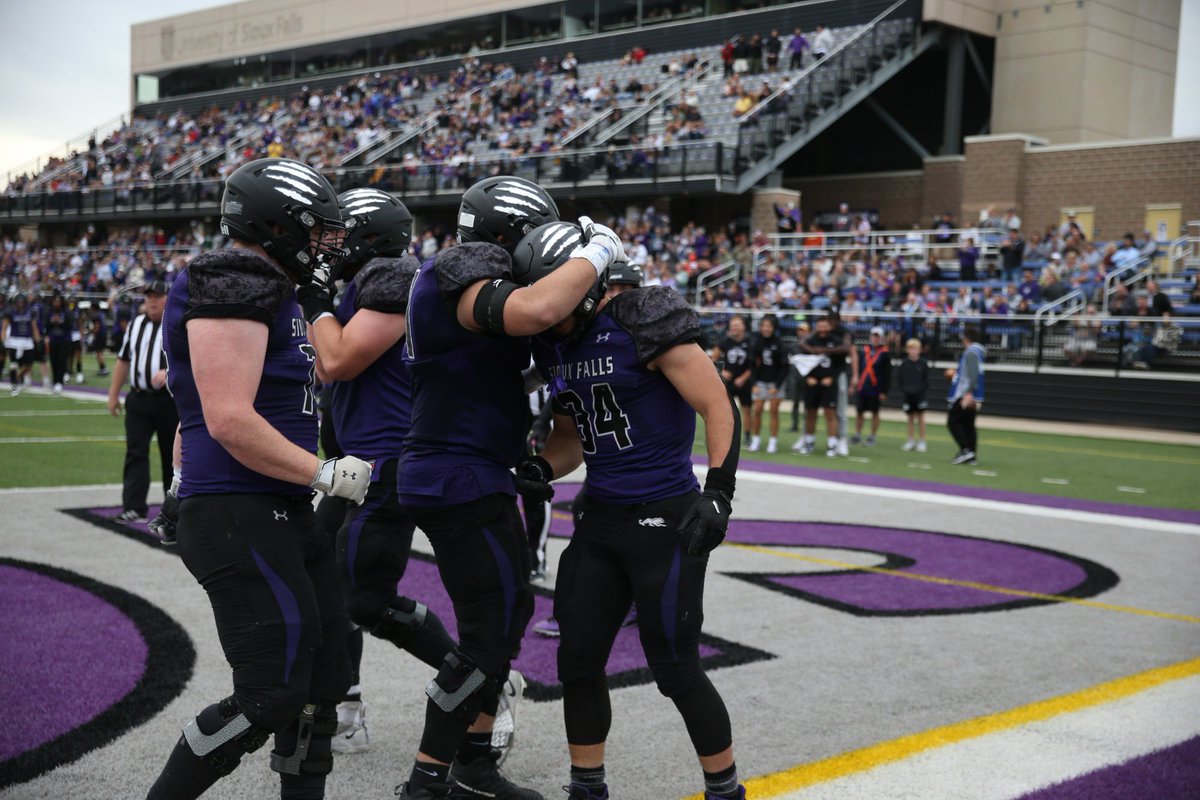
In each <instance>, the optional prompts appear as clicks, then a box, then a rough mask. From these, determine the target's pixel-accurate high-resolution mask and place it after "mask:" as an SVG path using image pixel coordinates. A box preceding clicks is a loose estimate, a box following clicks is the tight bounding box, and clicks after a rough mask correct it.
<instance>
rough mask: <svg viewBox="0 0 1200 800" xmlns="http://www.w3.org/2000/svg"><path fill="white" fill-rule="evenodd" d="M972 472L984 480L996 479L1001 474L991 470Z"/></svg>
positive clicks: (974, 470)
mask: <svg viewBox="0 0 1200 800" xmlns="http://www.w3.org/2000/svg"><path fill="white" fill-rule="evenodd" d="M971 472H973V473H974V474H976V475H979V476H980V477H983V478H995V477H996V476H997V475H999V474H1000V473H999V472H993V471H992V470H990V469H973V470H971Z"/></svg>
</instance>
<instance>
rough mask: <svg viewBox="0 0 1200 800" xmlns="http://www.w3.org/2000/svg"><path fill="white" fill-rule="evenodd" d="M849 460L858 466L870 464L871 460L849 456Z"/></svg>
mask: <svg viewBox="0 0 1200 800" xmlns="http://www.w3.org/2000/svg"><path fill="white" fill-rule="evenodd" d="M850 460H851V461H855V462H857V463H859V464H870V463H871V459H869V458H863V457H862V456H850Z"/></svg>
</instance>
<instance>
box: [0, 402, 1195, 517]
mask: <svg viewBox="0 0 1200 800" xmlns="http://www.w3.org/2000/svg"><path fill="white" fill-rule="evenodd" d="M702 437H703V433H702V432H701V434H700V436H699V437H698V439H697V449H698V450H699V451H701V452H702V451H703V446H702V445H703V438H702ZM795 437H796V434H793V433H791V432H788V431H785V432H784V433H783V434H782V435H781V436H780V451H781V452H780V453H778V454H776V455H767V454H766V453H763V452H759V453H748V452H744V451H743V453H742V459H743V461H747V462H748V461H750V460H758V461H772V462H777V463H786V464H798V465H803V466H811V467H816V468H821V469H837V470H848V471H853V472H865V473H874V474H882V475H894V476H900V477H905V478H913V479H917V480H928V481H936V482H942V483H954V484H962V485H968V486H984V487H992V488H996V489H1010V490H1016V491H1023V492H1033V493H1038V494H1046V495H1057V496H1062V497H1080V498H1085V499H1091V500H1107V501H1110V502H1118V503H1120V502H1124V503H1132V504H1136V505H1151V506H1163V507H1170V508H1188V509H1200V492H1197V491H1196V480H1195V478H1196V475H1198V474H1200V472H1197V467H1200V448H1197V447H1193V446H1190V445H1170V444H1153V443H1146V442H1133V441H1125V440H1111V439H1095V438H1088V437H1081V436H1052V435H1047V434H1041V433H1018V432H1012V431H988V430H981V431H980V461H979V464H978V465H976V466H973V467H971V466H952V465H951V464H950V463H949V462H950V458H951V456H952V455H953V454H954V449H955V448H954V444H953V442H951V440H950V436H949V434H948V433H947V432H946V430H945V429H944V428H942V427H936V426H930V428H929V435H928V442H929V452H928V453H905V452H902V451H901V450H900V446H901V445H902V444H903V443H904V438H905V432H904V426H903V425H901V424H899V423H887V422H885V423H884V424H883V426H882V428H881V429H880V436H879V443H878V444H877V445H876V446H875V447H852V448H851V452H850V455H851V457H850V458H849V459H846V458H826V457H825V456H824V455H823V450H818V452H817V453H816V454H814V455H810V456H797V455H793V454H792V453H791V452H790V449H789V448H790V447H791V444H792V442H794V441H795ZM824 441H825V438H824V435H823V434H822V433H820V432H819V433H818V437H817V444H818V446H819V447H822V448H823V445H824ZM153 452H154V451H153V446H152V453H153ZM124 456H125V442H124V424H123V422H122V420H120V419H116V418H113V417H111V416H110V415H109V414H108V411H107V409H106V407H105V405H104V403H103V401H102V400H76V399H72V398H66V397H48V396H45V395H34V394H28V393H27V394H23V395H21V396H20V397H9V396H7V394H4V395H0V458H3V462H4V464H5V465H6V468H5V469H4V470H2V471H0V488H11V487H23V486H72V485H87V484H99V483H119V482H120V480H121V470H122V464H123V461H124ZM150 461H151V469H152V471H153V473H154V478H155V480H157V479H158V473H159V468H158V459H157V458H155V457H152V458H151V459H150Z"/></svg>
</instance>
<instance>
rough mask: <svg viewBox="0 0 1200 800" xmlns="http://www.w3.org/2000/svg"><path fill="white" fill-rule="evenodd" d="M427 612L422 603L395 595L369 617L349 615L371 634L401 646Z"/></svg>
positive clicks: (415, 629)
mask: <svg viewBox="0 0 1200 800" xmlns="http://www.w3.org/2000/svg"><path fill="white" fill-rule="evenodd" d="M351 610H352V611H357V610H358V609H354V608H352V609H351ZM428 613H429V609H428V608H426V607H425V604H424V603H418V602H417V601H416V600H411V599H409V598H407V597H401V596H399V595H397V596H396V597H393V598H392V599H391V600H390V601H389V602H388V604H387V605H385V606H384V607H383V608H382V609H379V610H378V611H376V612H375V613H374V614H372V615H371V616H370V618H369V619H368V618H367V617H366V615H363V614H352V615H351V617H352V618H353V619H354V621H355V622H358V623H359V624H361V625H363V627H365V628H366V629H367V630H369V631H370V632H371V635H372V636H378V637H379V638H380V639H387V640H388V641H389V642H391V643H392V644H394V645H396V646H397V647H400V648H403V647H404V645H405V644H407V643H408V640H409V639H411V638H412V637H413V635H414V634H416V632H417V631H418V630H420V629H421V626H422V625H423V624H425V616H426V615H427V614H428Z"/></svg>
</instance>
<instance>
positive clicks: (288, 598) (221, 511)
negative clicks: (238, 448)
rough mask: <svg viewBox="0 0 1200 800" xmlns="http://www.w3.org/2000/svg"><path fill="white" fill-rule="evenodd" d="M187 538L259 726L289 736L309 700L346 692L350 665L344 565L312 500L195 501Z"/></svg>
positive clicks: (185, 519)
mask: <svg viewBox="0 0 1200 800" xmlns="http://www.w3.org/2000/svg"><path fill="white" fill-rule="evenodd" d="M177 539H178V542H179V555H180V556H181V557H182V558H183V563H184V566H186V567H187V569H188V571H189V572H191V573H192V576H193V577H195V579H196V580H197V581H198V582H199V583H200V585H201V586H203V587H204V591H205V592H207V593H208V598H209V601H210V602H211V603H212V607H213V616H214V617H215V618H216V625H217V636H218V637H219V639H220V641H221V649H222V650H223V651H224V653H225V659H226V660H227V661H228V662H229V665H230V666H231V667H232V669H233V689H234V695H235V697H236V698H237V703H238V707H239V708H240V709H241V710H242V712H243V713H244V714H245V715H246V717H247V718H248V719H249V720H250V721H251V722H253V723H255V724H259V725H262V726H264V727H267V728H269V729H271V730H280V729H282V728H283V727H286V726H287V725H289V724H291V722H292V721H293V720H294V719H295V711H297V710H298V709H299V707H300V705H302V704H303V703H306V702H315V701H332V702H335V703H336V702H337V701H338V700H339V699H340V698H341V697H342V696H343V695H344V693H345V691H346V689H347V687H348V686H349V680H350V663H349V658H348V656H347V654H346V630H347V625H346V616H345V611H344V610H343V608H342V597H341V592H340V591H339V589H338V580H337V565H336V562H335V560H334V552H333V543H332V542H331V541H330V540H329V537H328V536H327V535H325V534H324V533H323V532H321V531H320V530H319V529H318V527H317V524H316V516H315V514H314V513H313V507H312V500H311V499H310V497H309V496H308V495H286V496H285V495H273V494H215V495H198V496H192V497H185V498H183V500H182V501H180V504H179V528H178V533H177ZM289 710H290V714H289Z"/></svg>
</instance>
